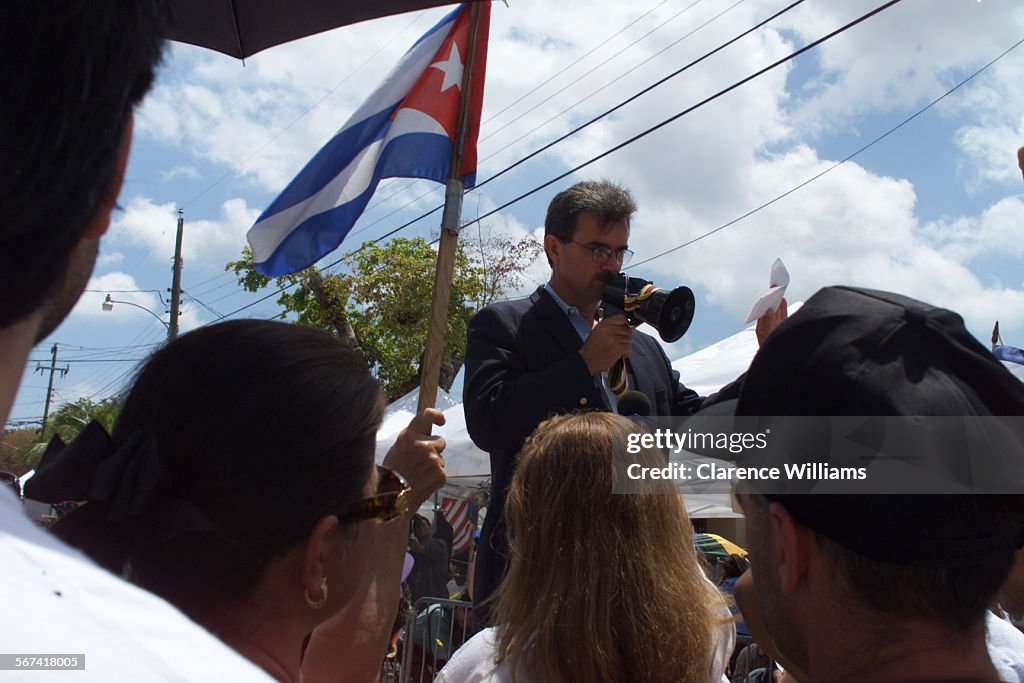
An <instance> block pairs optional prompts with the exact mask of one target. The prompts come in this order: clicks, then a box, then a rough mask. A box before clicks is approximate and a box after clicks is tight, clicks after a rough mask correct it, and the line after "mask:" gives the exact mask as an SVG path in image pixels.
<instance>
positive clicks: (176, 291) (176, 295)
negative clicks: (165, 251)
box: [167, 209, 185, 340]
mask: <svg viewBox="0 0 1024 683" xmlns="http://www.w3.org/2000/svg"><path fill="white" fill-rule="evenodd" d="M184 231H185V211H184V209H178V234H177V236H175V238H174V265H173V266H171V273H172V277H171V324H170V326H169V327H168V328H167V339H168V340H173V339H174V338H175V337H177V336H178V309H179V307H180V306H181V266H182V262H181V237H182V233H183V232H184Z"/></svg>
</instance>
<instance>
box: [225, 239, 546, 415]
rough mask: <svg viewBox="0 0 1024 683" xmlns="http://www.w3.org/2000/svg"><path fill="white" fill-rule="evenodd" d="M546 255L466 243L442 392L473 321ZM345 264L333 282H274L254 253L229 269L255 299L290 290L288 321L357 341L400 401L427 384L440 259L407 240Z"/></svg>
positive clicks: (305, 274)
mask: <svg viewBox="0 0 1024 683" xmlns="http://www.w3.org/2000/svg"><path fill="white" fill-rule="evenodd" d="M530 245H534V246H533V247H531V246H530ZM531 249H532V257H531V255H530V254H531ZM540 250H541V247H540V245H539V244H537V243H536V242H535V241H534V240H532V239H529V238H527V239H524V240H521V241H520V242H514V241H512V240H509V239H507V238H488V240H483V239H481V240H480V242H479V244H474V245H472V246H471V247H469V248H467V247H466V246H465V245H464V243H463V242H460V243H459V245H458V249H457V252H456V257H455V274H454V278H453V282H452V292H451V300H450V302H449V306H448V323H447V326H446V329H445V343H444V348H443V350H442V356H441V358H442V360H441V377H440V385H441V386H442V387H443V388H444V389H445V390H448V389H450V388H451V384H452V382H453V381H454V379H455V375H456V374H457V373H458V371H459V368H460V367H461V366H462V360H463V357H464V356H465V352H466V328H467V326H468V324H469V319H470V318H471V317H472V316H473V314H474V313H475V312H476V311H477V310H478V309H479V308H480V307H481V306H484V305H487V304H488V303H490V302H492V301H494V300H495V299H497V298H499V297H501V296H503V295H504V294H505V292H506V291H507V290H508V289H510V288H515V287H518V286H519V284H520V277H521V274H522V272H523V271H524V270H525V269H526V268H527V267H528V266H529V265H530V264H531V263H532V262H533V260H535V259H536V256H537V255H538V254H539V253H540ZM343 261H344V263H345V264H346V266H347V267H348V268H349V271H350V272H347V273H332V274H325V273H322V272H321V271H319V270H317V269H316V268H315V267H310V268H307V269H305V270H303V271H300V272H298V273H293V274H291V275H286V276H283V277H279V278H275V279H273V280H271V278H268V277H267V276H265V275H263V274H261V273H259V272H258V271H257V270H256V268H255V266H254V264H253V260H252V252H251V251H250V250H249V249H248V247H246V248H245V249H244V250H243V252H242V258H241V259H239V260H238V261H232V262H230V263H228V264H227V266H226V267H225V269H226V270H229V271H232V272H234V273H235V275H236V276H238V281H239V284H241V285H242V286H243V287H244V288H245V289H247V290H248V291H251V292H256V291H259V290H260V289H262V288H264V287H267V286H269V285H271V284H272V283H273V284H276V285H277V286H278V287H279V288H285V287H287V288H288V289H285V290H284V291H283V292H282V293H281V295H280V296H279V297H278V300H277V303H278V305H280V306H281V308H282V309H283V310H282V312H281V315H280V317H281V318H289V316H294V320H295V322H297V323H299V324H302V325H310V326H312V327H317V328H319V329H322V330H324V331H326V332H329V333H331V334H334V335H336V336H338V337H340V338H342V339H347V340H349V341H350V342H351V343H352V345H353V346H354V347H355V348H356V349H358V350H359V352H360V353H361V354H362V355H363V357H364V358H365V359H366V362H367V364H368V365H369V366H370V367H371V368H372V369H373V371H374V373H375V375H376V376H377V379H378V380H379V381H380V383H381V386H382V387H383V388H384V391H385V393H386V394H387V397H388V400H389V401H393V400H395V399H397V398H399V397H401V396H403V395H404V394H406V393H407V392H409V391H410V390H412V389H413V388H415V387H416V386H417V385H418V384H419V368H420V364H421V361H422V355H423V349H424V347H425V345H426V339H427V324H428V321H429V318H430V305H431V297H432V292H433V287H434V271H435V268H436V263H437V252H435V251H434V249H433V248H432V247H431V246H430V244H428V243H427V241H426V240H424V239H423V238H420V237H415V238H401V237H399V238H395V239H393V240H391V241H390V242H388V243H386V244H382V245H380V244H375V243H373V242H367V243H364V244H363V245H362V246H361V247H360V248H359V249H356V250H355V251H353V252H351V253H349V254H347V255H345V256H344V258H343Z"/></svg>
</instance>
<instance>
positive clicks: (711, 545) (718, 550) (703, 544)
mask: <svg viewBox="0 0 1024 683" xmlns="http://www.w3.org/2000/svg"><path fill="white" fill-rule="evenodd" d="M693 544H694V545H695V546H696V547H697V550H698V551H699V552H700V553H701V554H702V555H704V557H705V558H706V559H707V561H708V562H709V563H710V564H712V565H718V564H721V563H722V562H725V560H726V559H727V558H728V557H729V556H730V555H740V556H741V557H746V555H747V551H746V550H744V549H743V548H741V547H739V546H738V545H736V544H735V543H733V542H732V541H730V540H729V539H728V538H723V537H722V536H719V535H718V534H706V533H695V534H694V535H693Z"/></svg>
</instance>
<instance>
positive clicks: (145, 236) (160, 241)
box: [107, 196, 259, 269]
mask: <svg viewBox="0 0 1024 683" xmlns="http://www.w3.org/2000/svg"><path fill="white" fill-rule="evenodd" d="M258 215H259V214H258V212H257V211H256V210H255V209H250V208H249V207H248V206H247V204H246V201H245V200H244V199H229V200H227V201H225V202H224V203H223V204H222V205H221V214H220V217H219V218H218V219H217V220H211V219H198V220H193V219H190V218H189V216H188V215H186V216H185V225H184V233H183V234H184V236H183V239H182V260H183V261H184V262H185V265H184V267H185V268H188V267H189V265H190V263H191V264H202V265H206V266H211V267H214V268H217V269H219V268H223V265H224V264H225V263H226V262H227V261H229V260H231V259H234V258H237V257H238V256H239V254H240V253H241V251H242V247H243V246H244V245H245V233H246V231H247V230H248V229H249V228H250V227H252V224H253V223H254V222H255V220H256V218H257V216H258ZM177 224H178V211H177V207H176V206H175V205H174V204H173V203H167V204H154V203H153V201H152V200H151V199H149V198H147V197H141V196H137V197H133V198H132V199H130V200H129V201H128V203H127V204H126V206H125V209H124V212H123V213H122V214H121V215H120V216H119V217H117V219H116V220H115V221H114V222H113V223H112V225H111V229H110V234H109V237H108V238H107V239H108V240H109V242H110V243H111V244H113V245H118V244H123V245H135V246H141V247H144V248H148V249H150V251H151V252H152V253H153V254H154V255H155V256H156V257H157V258H159V257H160V256H164V257H165V258H166V259H167V260H168V263H169V262H170V259H171V258H172V257H173V256H174V240H175V235H176V232H177Z"/></svg>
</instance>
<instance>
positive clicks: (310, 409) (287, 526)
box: [34, 320, 444, 681]
mask: <svg viewBox="0 0 1024 683" xmlns="http://www.w3.org/2000/svg"><path fill="white" fill-rule="evenodd" d="M383 410H384V397H383V393H382V392H381V390H380V388H379V386H378V385H377V382H376V381H375V380H374V379H373V377H372V376H371V375H370V373H369V371H368V370H367V367H366V364H365V362H364V361H363V360H362V358H361V357H360V356H359V355H358V354H357V353H356V352H355V351H353V350H352V349H350V348H348V347H347V346H345V345H344V344H343V343H342V342H341V341H339V340H338V339H336V338H333V337H330V336H328V335H325V334H323V333H321V332H318V331H315V330H312V329H310V328H305V327H301V326H298V325H290V324H285V323H276V322H267V321H254V320H245V321H233V322H228V323H223V324H219V325H212V326H209V327H205V328H201V329H199V330H196V331H194V332H191V333H189V334H186V335H184V336H182V337H180V338H179V339H177V340H176V341H174V342H172V343H170V344H169V345H168V346H166V347H164V348H163V349H161V350H159V351H157V352H156V353H155V354H154V355H153V357H152V358H151V359H150V360H149V362H148V363H147V364H146V365H145V367H143V368H142V370H141V372H140V374H139V375H138V378H137V380H136V382H135V385H134V386H133V388H132V390H131V392H130V394H129V395H128V397H127V399H126V400H125V403H124V406H123V408H122V410H121V413H120V416H119V417H118V420H117V423H116V425H115V427H114V430H113V435H111V436H108V435H107V434H106V432H104V431H103V429H102V428H101V427H100V426H99V425H98V424H95V423H94V424H93V425H90V426H89V427H88V428H87V429H86V430H85V431H84V432H83V433H82V435H81V436H80V437H79V438H78V439H76V440H75V442H73V443H72V444H70V445H69V446H67V447H65V448H63V449H62V450H61V449H60V448H59V446H56V445H53V444H51V449H50V450H49V451H48V453H47V454H46V455H44V456H43V462H42V463H41V464H40V468H39V472H38V474H37V475H36V476H37V478H38V480H37V482H36V484H35V490H34V493H35V494H36V496H43V497H45V498H48V499H49V500H54V499H62V500H80V501H88V502H86V504H85V505H83V506H82V507H80V508H78V509H77V510H75V511H74V512H72V513H70V514H69V515H67V516H66V517H65V518H64V519H62V520H61V521H60V522H59V523H58V524H57V525H56V526H55V528H54V531H55V532H56V533H57V534H58V535H59V536H61V537H62V538H63V539H64V540H66V541H67V542H69V543H71V544H73V545H76V546H78V547H79V548H81V549H82V550H84V551H85V552H86V553H87V554H89V555H90V556H91V557H93V559H95V560H96V561H97V562H99V563H100V564H102V565H104V566H105V567H107V568H109V569H110V570H111V571H113V572H115V573H117V574H121V575H123V576H125V577H126V578H128V579H129V580H131V581H133V582H135V583H137V584H139V585H140V586H142V587H144V588H146V589H148V590H150V591H152V592H154V593H156V594H158V595H160V596H162V597H164V598H165V599H167V600H168V601H170V602H171V603H173V604H174V605H175V606H177V607H178V608H179V609H181V610H182V611H183V612H185V613H186V614H187V615H188V616H190V617H191V618H192V619H194V620H195V621H197V622H199V623H200V624H202V625H203V626H205V627H206V628H207V629H209V630H210V631H211V632H213V633H214V634H215V635H217V636H218V637H219V638H221V639H222V640H223V641H224V642H225V643H227V644H228V645H230V646H232V647H233V648H234V649H236V650H237V651H238V652H240V653H241V654H242V655H244V656H246V657H248V658H249V659H251V660H252V661H253V662H255V663H256V664H258V665H259V666H261V667H262V668H263V669H264V670H266V671H267V672H268V673H269V674H270V675H271V676H273V677H275V678H277V679H278V680H282V681H298V680H299V672H300V663H301V660H302V656H303V651H304V646H305V643H306V642H307V641H308V639H309V637H310V634H311V633H312V632H313V630H314V629H315V628H317V627H318V626H320V625H321V624H323V623H325V622H327V621H331V622H332V626H333V628H335V629H342V628H343V629H344V630H346V631H347V632H348V634H349V637H348V638H346V639H345V640H342V641H339V642H335V643H333V648H334V649H335V650H344V649H345V648H346V647H350V646H352V647H354V645H353V644H358V650H355V649H354V650H353V652H352V655H351V657H350V658H349V660H348V663H349V666H350V667H351V668H350V669H349V670H348V672H347V673H348V674H350V675H352V676H353V677H352V680H355V679H356V678H357V677H356V676H355V674H356V673H357V672H358V671H357V670H358V661H360V660H365V662H366V666H367V668H368V671H371V672H372V671H379V668H380V663H381V662H382V661H383V658H384V654H385V650H386V648H387V635H388V633H387V631H388V627H389V626H390V621H391V619H390V618H391V617H393V616H394V613H395V609H396V608H397V605H398V586H399V582H400V574H401V570H402V561H403V550H404V545H405V531H406V529H407V528H408V514H409V513H411V512H413V511H415V510H416V509H417V508H418V507H419V505H420V503H421V502H423V501H424V500H425V499H426V498H427V497H428V496H429V495H430V494H431V493H432V492H433V491H434V490H436V489H437V488H438V487H440V486H441V484H443V482H444V473H443V469H442V468H443V461H442V460H441V458H440V456H439V452H440V450H441V449H443V448H444V441H443V440H442V439H441V438H440V437H431V436H429V433H430V428H431V426H432V423H434V422H438V421H439V418H438V417H437V416H439V415H440V414H439V413H436V411H428V412H425V413H422V414H421V415H419V416H417V418H416V419H414V421H413V423H412V424H411V425H410V427H409V428H408V429H407V430H406V431H405V432H404V433H403V434H402V436H401V437H400V438H399V441H398V443H397V444H396V446H395V448H393V449H392V451H391V452H390V453H389V455H388V457H387V458H386V459H385V464H386V465H388V467H379V466H375V465H374V446H375V440H376V433H377V429H378V427H379V426H380V422H381V419H382V414H383ZM396 470H397V471H396ZM399 472H401V474H399ZM403 475H405V476H403ZM405 477H408V478H409V480H411V481H413V483H414V485H413V486H410V485H409V483H408V481H407V480H406V478H405ZM389 520H394V521H390V522H389ZM382 522H389V523H386V524H381V523H382ZM378 584H379V587H378ZM367 600H373V601H374V602H375V605H374V606H373V607H374V609H369V610H367V609H364V606H365V602H366V601H367ZM364 613H373V614H385V615H387V616H388V619H381V620H378V621H379V622H380V623H377V622H375V621H372V620H371V621H370V622H366V621H365V620H362V616H361V615H363V614H364ZM339 622H340V623H339ZM140 673H141V672H140ZM337 675H341V674H337Z"/></svg>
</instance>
